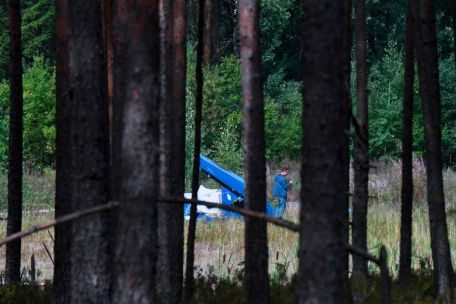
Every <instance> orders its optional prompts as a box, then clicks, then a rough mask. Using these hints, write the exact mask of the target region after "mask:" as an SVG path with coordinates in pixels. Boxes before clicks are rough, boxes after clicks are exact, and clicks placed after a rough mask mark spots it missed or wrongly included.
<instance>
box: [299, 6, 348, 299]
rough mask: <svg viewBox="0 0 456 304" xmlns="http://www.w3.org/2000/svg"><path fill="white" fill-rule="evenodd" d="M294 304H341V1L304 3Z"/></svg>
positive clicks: (342, 134)
mask: <svg viewBox="0 0 456 304" xmlns="http://www.w3.org/2000/svg"><path fill="white" fill-rule="evenodd" d="M303 9H304V12H305V15H304V18H303V19H304V20H303V21H304V22H303V41H302V42H303V43H302V45H303V57H302V70H303V73H302V75H303V84H304V88H303V119H302V121H303V125H302V131H303V142H304V143H306V144H305V145H303V149H302V171H301V179H302V188H301V202H302V203H301V204H302V207H301V216H300V219H301V228H300V243H299V244H300V246H299V253H298V257H299V269H298V279H297V285H296V302H297V303H342V302H343V276H344V272H343V256H342V254H341V251H343V250H344V246H343V237H344V232H343V231H344V227H343V226H344V224H345V223H344V222H343V219H344V213H345V212H346V210H345V205H344V191H345V185H344V183H343V174H344V169H343V164H344V161H345V159H344V151H343V142H344V141H345V139H346V138H345V136H346V135H345V134H344V126H345V117H344V108H345V105H344V94H345V93H344V84H343V67H344V64H343V53H342V52H341V51H340V46H341V45H342V42H343V27H341V26H340V25H341V24H343V2H342V1H332V0H305V1H303Z"/></svg>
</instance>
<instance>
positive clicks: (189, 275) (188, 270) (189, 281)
mask: <svg viewBox="0 0 456 304" xmlns="http://www.w3.org/2000/svg"><path fill="white" fill-rule="evenodd" d="M203 39H204V0H199V1H198V44H197V46H196V71H195V74H196V75H195V76H196V77H195V78H196V94H195V141H194V149H193V155H194V158H193V168H192V199H197V197H198V196H197V193H198V187H199V164H200V158H199V155H200V153H201V120H202V107H203V85H204V83H203V55H204V48H203V47H204V44H203V43H204V41H203ZM196 216H197V214H196V205H192V206H191V208H190V223H189V225H188V234H187V257H186V258H187V259H186V265H185V289H184V301H185V302H188V301H190V299H191V298H192V296H193V267H194V263H195V235H196Z"/></svg>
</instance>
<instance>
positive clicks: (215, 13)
mask: <svg viewBox="0 0 456 304" xmlns="http://www.w3.org/2000/svg"><path fill="white" fill-rule="evenodd" d="M218 2H219V0H212V20H213V22H212V24H213V27H212V29H213V30H212V49H213V53H214V54H213V61H214V63H215V64H219V63H220V22H219V8H218V5H219V3H218Z"/></svg>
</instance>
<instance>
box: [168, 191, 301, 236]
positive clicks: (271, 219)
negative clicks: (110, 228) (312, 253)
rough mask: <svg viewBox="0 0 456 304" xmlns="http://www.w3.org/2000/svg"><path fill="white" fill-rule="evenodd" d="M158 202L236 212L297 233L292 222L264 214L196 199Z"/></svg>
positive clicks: (173, 198) (296, 228) (297, 229)
mask: <svg viewBox="0 0 456 304" xmlns="http://www.w3.org/2000/svg"><path fill="white" fill-rule="evenodd" d="M159 201H160V202H163V203H172V204H197V205H204V206H206V207H209V208H219V209H224V210H229V211H234V212H237V213H239V214H242V215H245V216H248V217H253V218H257V219H263V220H265V221H266V222H270V223H273V224H275V225H277V226H281V227H284V228H287V229H290V230H292V231H295V232H298V231H299V226H298V225H296V224H295V223H293V222H290V221H286V220H283V219H281V218H278V217H275V216H270V215H266V214H264V213H260V212H256V211H252V210H247V209H243V208H238V207H233V206H229V205H223V204H216V203H209V202H204V201H200V200H196V199H188V198H185V197H167V196H165V197H160V198H159Z"/></svg>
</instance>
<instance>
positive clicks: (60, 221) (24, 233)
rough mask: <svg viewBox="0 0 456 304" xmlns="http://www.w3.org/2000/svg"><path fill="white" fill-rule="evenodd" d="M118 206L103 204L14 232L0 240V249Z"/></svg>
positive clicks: (116, 203) (115, 203)
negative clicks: (8, 244) (51, 228)
mask: <svg viewBox="0 0 456 304" xmlns="http://www.w3.org/2000/svg"><path fill="white" fill-rule="evenodd" d="M118 206H119V202H111V203H108V204H105V205H101V206H96V207H93V208H89V209H85V210H82V211H77V212H74V213H70V214H68V215H65V216H62V217H60V218H58V219H55V220H52V221H50V222H47V223H44V224H41V225H37V226H34V227H32V228H29V229H27V230H22V231H19V232H16V233H14V234H12V235H10V236H8V237H6V238H4V239H3V240H0V247H1V246H3V245H4V244H6V243H8V242H11V241H13V240H16V239H20V238H23V237H24V236H27V235H30V234H33V233H35V232H38V231H41V230H44V229H47V228H50V227H53V226H56V225H59V224H63V223H66V222H69V221H72V220H75V219H78V218H81V217H84V216H87V215H90V214H93V213H97V212H101V211H106V210H109V209H112V208H116V207H118Z"/></svg>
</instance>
